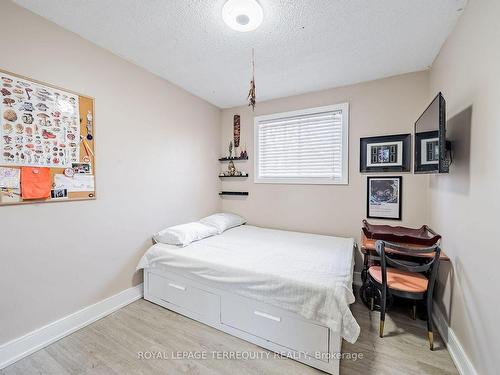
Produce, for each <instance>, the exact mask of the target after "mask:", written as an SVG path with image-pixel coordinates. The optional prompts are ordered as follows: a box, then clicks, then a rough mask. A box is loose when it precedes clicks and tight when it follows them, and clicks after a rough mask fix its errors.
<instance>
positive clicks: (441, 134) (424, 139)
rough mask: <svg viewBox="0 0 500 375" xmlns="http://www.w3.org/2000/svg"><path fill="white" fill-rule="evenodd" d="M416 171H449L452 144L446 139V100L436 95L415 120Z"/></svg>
mask: <svg viewBox="0 0 500 375" xmlns="http://www.w3.org/2000/svg"><path fill="white" fill-rule="evenodd" d="M414 150H415V168H414V172H415V173H448V171H449V169H450V158H449V152H450V151H451V144H450V143H449V142H447V141H446V101H445V100H444V97H443V94H441V93H439V94H437V95H436V97H435V98H434V100H432V102H431V104H429V106H428V107H427V109H426V110H425V111H424V113H422V115H421V116H420V117H419V118H418V120H417V121H416V122H415V148H414Z"/></svg>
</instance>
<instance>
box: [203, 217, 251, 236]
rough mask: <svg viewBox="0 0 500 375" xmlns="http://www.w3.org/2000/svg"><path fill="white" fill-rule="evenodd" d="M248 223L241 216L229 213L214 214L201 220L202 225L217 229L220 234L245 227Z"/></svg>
mask: <svg viewBox="0 0 500 375" xmlns="http://www.w3.org/2000/svg"><path fill="white" fill-rule="evenodd" d="M246 222H247V221H246V220H245V219H243V218H242V217H241V216H238V215H236V214H230V213H227V212H223V213H218V214H213V215H210V216H207V217H204V218H203V219H201V220H200V223H203V224H206V225H210V226H212V227H214V228H216V229H217V233H218V234H221V233H223V232H224V231H225V230H228V229H230V228H234V227H237V226H238V225H243V224H245V223H246Z"/></svg>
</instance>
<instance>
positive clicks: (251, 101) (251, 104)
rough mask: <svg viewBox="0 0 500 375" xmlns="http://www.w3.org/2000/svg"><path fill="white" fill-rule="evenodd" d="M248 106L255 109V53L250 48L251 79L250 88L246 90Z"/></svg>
mask: <svg viewBox="0 0 500 375" xmlns="http://www.w3.org/2000/svg"><path fill="white" fill-rule="evenodd" d="M247 99H248V106H249V107H252V110H254V111H255V53H254V49H253V48H252V80H251V81H250V90H248V97H247Z"/></svg>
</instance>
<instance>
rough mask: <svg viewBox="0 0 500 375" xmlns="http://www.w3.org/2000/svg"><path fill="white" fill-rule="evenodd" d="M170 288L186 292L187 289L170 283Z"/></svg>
mask: <svg viewBox="0 0 500 375" xmlns="http://www.w3.org/2000/svg"><path fill="white" fill-rule="evenodd" d="M168 286H171V287H172V288H175V289H179V290H186V287H183V286H180V285H177V284H173V283H168Z"/></svg>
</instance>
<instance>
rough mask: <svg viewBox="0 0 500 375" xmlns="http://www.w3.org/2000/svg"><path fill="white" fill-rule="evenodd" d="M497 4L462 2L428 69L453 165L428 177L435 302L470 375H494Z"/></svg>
mask: <svg viewBox="0 0 500 375" xmlns="http://www.w3.org/2000/svg"><path fill="white" fill-rule="evenodd" d="M499 16H500V2H499V1H498V0H470V1H469V4H468V6H467V8H466V9H465V11H464V14H463V15H462V17H461V18H460V20H459V22H458V24H457V26H456V28H455V30H454V31H453V33H452V34H451V36H450V37H449V38H448V40H447V42H446V43H445V45H444V46H443V48H442V50H441V52H440V54H439V56H438V58H437V59H436V61H435V62H434V64H433V67H432V71H431V74H430V86H431V94H434V93H435V92H437V91H439V90H440V91H442V92H443V94H444V97H445V98H446V102H447V112H448V113H447V116H448V119H449V121H448V132H449V138H450V139H451V140H452V141H453V148H454V164H453V165H452V167H451V169H450V173H449V175H441V176H433V177H431V179H430V185H429V189H430V194H429V212H430V224H431V226H432V227H434V228H435V229H436V230H437V231H438V232H440V233H441V234H442V235H443V248H444V250H445V251H446V253H447V254H448V255H449V256H450V257H451V261H452V263H451V267H450V265H445V264H443V265H442V267H441V275H440V279H441V280H440V284H441V285H440V288H439V290H438V292H439V293H438V300H439V305H440V308H441V309H442V310H443V311H444V313H445V315H446V318H447V320H448V323H449V324H450V325H451V328H452V329H453V331H454V333H455V334H456V336H457V337H458V339H459V341H460V342H461V343H462V345H463V347H464V349H465V351H466V353H467V354H468V355H469V356H470V359H471V361H472V363H473V365H474V367H475V368H476V369H477V371H478V374H495V373H498V367H499V366H500V359H499V357H498V353H499V352H500V340H499V336H500V324H499V321H498V313H499V311H500V310H499V306H500V294H499V293H498V290H497V286H498V280H499V278H498V274H499V271H498V261H497V259H498V255H499V249H498V246H497V242H496V234H498V233H497V230H498V217H499V213H500V198H499V197H498V195H497V190H498V189H499V187H500V164H499V160H500V158H499V153H498V146H499V142H500V27H499V23H498V17H499Z"/></svg>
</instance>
